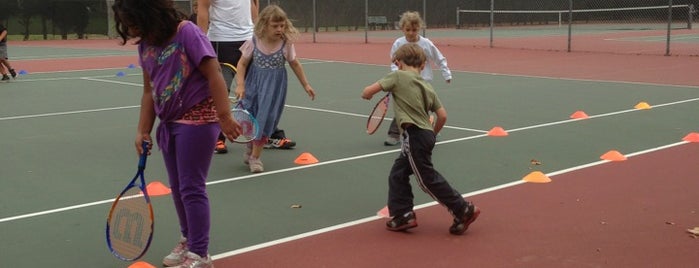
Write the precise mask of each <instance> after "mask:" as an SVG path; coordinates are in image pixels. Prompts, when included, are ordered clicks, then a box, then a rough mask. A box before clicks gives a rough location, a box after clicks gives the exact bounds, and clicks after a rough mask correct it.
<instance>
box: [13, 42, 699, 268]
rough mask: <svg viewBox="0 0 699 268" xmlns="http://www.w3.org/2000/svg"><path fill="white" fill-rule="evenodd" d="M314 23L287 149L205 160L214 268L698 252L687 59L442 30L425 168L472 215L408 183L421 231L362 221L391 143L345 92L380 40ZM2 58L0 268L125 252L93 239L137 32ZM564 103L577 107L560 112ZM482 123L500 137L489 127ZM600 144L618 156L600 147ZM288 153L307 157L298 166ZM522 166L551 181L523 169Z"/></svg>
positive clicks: (378, 67)
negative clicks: (550, 47) (122, 39)
mask: <svg viewBox="0 0 699 268" xmlns="http://www.w3.org/2000/svg"><path fill="white" fill-rule="evenodd" d="M309 38H310V37H309V36H308V35H306V36H304V39H303V40H305V41H304V42H302V43H300V44H298V47H297V50H298V53H299V56H300V57H302V58H303V61H302V63H303V66H304V69H305V71H306V74H307V76H308V78H309V80H310V82H311V85H312V86H313V87H314V89H315V90H316V92H317V98H316V100H315V101H310V100H308V98H307V96H306V95H305V94H304V93H303V91H302V90H301V88H300V86H299V85H298V83H297V81H295V80H293V79H292V80H290V82H289V85H290V87H289V95H288V99H287V107H286V110H285V113H284V118H283V120H282V123H281V125H280V127H281V128H283V129H284V130H285V131H286V133H287V135H288V136H289V137H291V138H292V139H294V140H295V141H297V143H298V145H297V146H296V148H295V149H293V150H266V151H265V152H264V154H263V160H264V163H265V169H266V171H265V172H264V173H260V174H250V173H249V171H248V169H247V166H245V165H244V164H243V163H242V150H241V148H242V147H241V146H239V145H232V148H231V149H232V150H231V152H229V153H228V154H225V155H216V156H215V157H214V161H213V164H212V167H211V172H210V177H209V186H208V189H209V196H210V199H211V206H212V232H211V244H210V253H211V255H212V256H213V257H214V258H215V264H216V267H372V266H374V267H375V266H387V267H396V266H400V265H403V266H407V267H448V266H449V267H453V266H465V265H472V266H474V267H638V266H642V265H650V266H658V265H661V264H664V265H668V266H672V267H692V266H693V265H694V264H696V263H698V262H699V253H698V252H699V244H698V243H697V242H698V241H699V240H697V239H696V236H693V235H691V234H689V233H688V232H687V229H690V228H694V227H697V226H699V215H698V214H697V211H698V210H699V208H698V207H697V204H699V199H698V198H697V195H696V193H695V191H696V189H697V186H699V185H697V180H696V178H695V177H694V176H693V174H696V159H697V157H699V151H698V149H699V148H698V147H697V146H698V145H697V143H695V142H692V141H684V140H683V138H684V137H686V136H688V135H689V134H691V133H694V132H696V131H697V123H698V122H697V117H696V111H697V110H698V109H699V79H697V78H696V75H695V70H696V69H697V68H698V67H699V63H698V62H697V61H696V59H694V58H692V57H663V56H654V55H618V54H595V53H562V52H552V51H530V50H516V49H505V48H492V49H490V48H480V47H471V46H469V45H459V44H451V43H447V44H444V45H441V44H440V43H437V45H438V46H440V49H441V50H442V52H443V53H444V54H445V55H446V56H447V57H448V59H449V65H450V67H451V69H452V71H453V74H454V81H453V82H452V83H451V84H446V83H444V81H440V80H436V81H435V82H434V86H435V88H436V89H437V92H438V93H439V95H440V98H441V100H442V101H443V102H444V104H445V106H446V108H447V111H448V113H449V118H448V121H447V127H446V128H445V129H444V131H443V132H442V134H441V135H440V137H439V139H438V145H437V147H436V148H435V151H434V158H433V159H434V163H435V166H436V168H437V169H438V170H439V171H440V172H441V173H442V174H443V175H445V177H446V178H447V179H448V180H449V181H450V183H451V184H452V185H453V186H454V187H455V188H456V189H458V190H459V191H460V192H461V193H462V194H465V195H466V196H468V199H469V200H473V201H474V202H476V204H477V205H478V206H479V207H481V209H482V210H483V212H482V214H481V217H480V218H479V220H478V221H477V222H476V223H474V224H473V225H472V227H471V228H470V229H469V231H468V232H467V233H466V234H465V235H463V236H458V237H457V236H451V235H449V234H448V232H447V228H448V226H449V225H450V223H451V219H450V218H449V216H448V214H447V213H446V212H445V211H444V209H443V208H441V207H440V206H436V205H435V204H434V203H432V200H431V199H429V197H428V196H427V195H425V194H422V193H420V192H419V189H418V188H417V187H414V191H415V197H416V200H415V202H416V204H419V206H418V208H419V209H418V210H417V214H418V217H419V223H420V226H419V227H418V228H416V229H413V230H411V231H410V232H409V233H393V232H388V231H386V230H385V229H384V227H383V222H384V220H385V219H383V218H381V217H379V216H377V211H379V210H380V209H382V208H383V207H384V206H385V203H386V192H387V183H386V177H387V175H388V171H389V169H390V165H391V164H392V161H393V159H394V158H395V157H396V154H397V153H398V148H397V147H386V146H383V144H382V142H383V139H384V138H385V137H384V134H383V133H385V131H386V130H387V124H386V125H384V126H383V127H382V129H380V130H379V131H378V132H377V134H374V135H373V136H368V135H366V133H365V129H364V126H365V122H366V115H367V114H368V112H369V111H370V109H371V108H372V107H373V105H374V102H375V101H376V100H378V97H375V98H374V100H372V101H365V100H362V99H361V98H360V97H359V95H360V92H361V89H362V88H363V87H364V86H365V85H368V84H369V83H372V82H374V81H375V80H377V79H378V78H380V77H381V76H382V75H384V74H385V73H386V72H388V70H389V69H388V66H387V58H388V56H387V54H388V50H389V47H388V46H387V45H386V44H385V43H381V42H377V43H365V44H362V43H349V44H338V43H323V42H320V43H311V42H308V41H307V40H309ZM437 40H439V39H438V38H437ZM445 42H446V41H445ZM694 46H696V45H694ZM695 49H696V48H695ZM49 53H50V54H49ZM10 55H12V56H13V57H14V56H16V57H17V60H15V61H13V64H14V65H15V66H16V68H17V69H18V70H24V71H25V73H26V74H24V75H22V76H20V77H19V78H18V79H16V80H12V81H10V82H8V83H0V96H1V97H0V129H2V132H1V136H0V137H2V141H0V144H1V148H2V152H1V154H2V159H3V161H2V164H0V165H1V166H0V178H1V180H0V208H1V209H0V237H2V239H3V241H4V243H2V245H1V246H0V261H2V262H3V267H4V266H7V267H42V266H51V267H76V266H77V267H129V266H130V265H132V263H127V262H121V261H119V260H117V259H116V258H114V257H113V256H112V255H111V253H109V251H108V250H107V247H106V245H105V239H104V225H105V219H106V214H107V212H108V210H109V205H110V202H111V199H112V198H114V196H115V195H116V194H117V191H119V190H121V189H122V188H123V187H124V185H125V184H126V183H127V182H128V180H129V179H130V178H131V177H132V176H133V173H134V172H135V168H136V164H137V160H138V159H137V155H136V154H135V152H134V148H133V139H134V134H135V129H136V122H137V119H138V104H139V98H140V93H141V83H142V78H141V75H140V69H139V68H138V66H137V65H138V64H137V57H136V53H135V47H133V46H126V47H120V46H118V45H116V42H115V41H114V40H77V41H76V40H73V41H63V42H61V41H50V42H48V41H47V42H40V41H39V42H13V43H12V44H11V45H10ZM573 63H574V64H573ZM641 103H645V104H648V106H647V107H646V108H643V107H642V106H638V105H639V104H641ZM636 106H638V107H641V108H636ZM647 108H650V109H647ZM576 111H584V112H585V113H586V114H587V115H588V118H586V119H572V118H571V115H572V114H573V113H575V112H576ZM494 127H502V128H503V129H504V130H506V131H507V133H508V135H507V136H503V137H495V136H491V135H488V132H489V131H490V130H491V129H493V128H494ZM229 146H230V144H229ZM612 150H615V151H618V152H621V153H622V154H623V155H625V156H626V157H627V158H628V159H627V160H626V161H606V160H601V159H600V156H602V155H603V154H605V153H607V152H609V151H612ZM302 153H311V154H312V155H313V156H315V157H316V158H317V159H318V160H319V163H317V164H313V165H298V164H295V163H294V160H295V159H296V158H297V157H298V156H299V155H301V154H302ZM533 160H536V161H533ZM535 171H540V172H542V173H543V174H545V175H546V176H547V177H549V178H550V179H552V182H550V183H543V184H541V183H525V182H524V181H523V180H522V179H523V178H524V177H526V176H527V175H529V174H532V172H535ZM146 179H147V180H148V181H160V182H163V183H166V181H167V179H166V177H165V169H164V167H163V164H162V159H161V156H160V154H158V153H154V154H153V155H152V156H151V157H150V159H149V160H148V167H147V168H146ZM153 202H154V204H153V206H154V210H155V236H154V240H153V244H152V245H151V248H150V250H149V251H148V253H147V254H146V256H145V257H144V258H143V259H142V261H145V262H147V263H150V264H152V265H154V266H156V267H157V266H160V261H161V259H162V257H163V256H164V255H166V253H167V252H169V250H170V249H171V247H172V245H174V243H175V242H176V240H177V238H178V227H177V226H178V225H177V222H176V221H177V220H176V216H175V215H174V209H173V207H172V204H171V202H172V201H171V199H170V196H159V197H154V198H153ZM428 249H431V250H432V251H431V252H429V254H430V255H426V254H425V251H426V250H428Z"/></svg>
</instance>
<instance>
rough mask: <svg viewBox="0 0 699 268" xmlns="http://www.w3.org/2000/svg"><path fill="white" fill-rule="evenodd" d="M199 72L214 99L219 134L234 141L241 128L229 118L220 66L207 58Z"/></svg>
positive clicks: (226, 95) (212, 59)
mask: <svg viewBox="0 0 699 268" xmlns="http://www.w3.org/2000/svg"><path fill="white" fill-rule="evenodd" d="M199 71H200V72H201V73H202V74H203V75H204V77H206V79H207V80H208V81H209V91H210V94H211V97H212V98H213V99H214V106H216V117H218V123H219V125H221V132H223V134H225V135H226V138H228V139H229V140H234V139H235V138H236V137H238V135H240V132H242V128H241V127H240V125H238V122H236V121H235V120H233V116H231V106H230V103H231V102H230V100H228V90H227V89H226V81H225V80H223V74H221V65H220V64H219V63H218V60H217V59H216V58H210V57H207V58H204V59H203V60H202V61H201V63H199Z"/></svg>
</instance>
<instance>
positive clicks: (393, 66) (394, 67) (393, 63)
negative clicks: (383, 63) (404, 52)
mask: <svg viewBox="0 0 699 268" xmlns="http://www.w3.org/2000/svg"><path fill="white" fill-rule="evenodd" d="M402 45H403V44H401V43H399V42H398V40H396V41H395V42H393V45H392V46H391V55H390V56H391V72H395V71H397V70H399V69H400V67H398V65H397V64H396V61H395V60H394V59H393V56H394V55H395V54H396V50H398V48H399V47H400V46H402Z"/></svg>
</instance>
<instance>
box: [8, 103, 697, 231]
mask: <svg viewBox="0 0 699 268" xmlns="http://www.w3.org/2000/svg"><path fill="white" fill-rule="evenodd" d="M697 100H699V98H694V99H688V100H683V101H676V102H671V103H664V104H657V105H655V106H654V107H663V106H669V105H675V104H681V103H685V102H692V101H697ZM134 107H138V106H128V107H116V108H107V109H95V110H85V111H75V112H66V113H55V114H59V115H62V114H72V113H85V112H90V111H103V110H109V109H113V110H116V109H127V108H134ZM308 109H310V110H314V109H313V108H308ZM315 110H318V109H315ZM321 111H322V110H321ZM634 111H640V110H636V109H633V110H623V111H618V112H611V113H606V114H599V115H593V116H590V118H600V117H607V116H612V115H617V114H622V113H629V112H634ZM336 113H342V112H336ZM55 114H43V115H31V116H19V117H18V116H15V117H4V118H0V121H3V120H11V119H18V118H32V117H43V116H52V115H55ZM578 120H589V119H568V120H562V121H556V122H549V123H544V124H538V125H533V126H528V127H522V128H517V129H511V130H508V131H509V132H516V131H523V130H528V129H534V128H542V127H548V126H553V125H559V124H566V123H571V122H575V121H578ZM487 136H488V135H487V134H480V135H475V136H469V137H464V138H457V139H451V140H446V141H440V142H437V144H446V143H452V142H458V141H464V140H471V139H476V138H482V137H487ZM679 144H683V143H676V144H674V145H679ZM674 145H670V146H674ZM659 148H663V147H659ZM399 150H400V149H394V150H386V151H381V152H377V153H371V154H364V155H359V156H353V157H346V158H340V159H335V160H329V161H323V162H320V163H317V164H312V165H305V166H297V167H292V168H286V169H279V170H272V171H267V172H264V173H256V174H250V175H246V176H240V177H233V178H228V179H222V180H217V181H211V182H207V183H206V184H207V185H214V184H220V183H227V182H233V181H239V180H245V179H250V178H255V177H260V176H265V175H271V174H277V173H285V172H290V171H294V170H299V169H305V168H312V167H316V166H322V165H330V164H335V163H340V162H346V161H352V160H357V159H362V158H369V157H374V156H378V155H384V154H389V153H395V152H398V151H399ZM650 150H655V149H650ZM110 200H113V199H110ZM110 200H102V201H96V202H91V203H87V204H85V205H76V206H70V207H67V208H59V209H52V210H46V211H43V212H36V213H30V214H25V215H19V216H14V217H8V218H0V223H2V222H6V221H12V220H18V219H24V218H30V217H35V216H40V215H46V214H52V213H57V212H62V211H66V210H72V209H78V208H83V207H89V206H94V205H99V204H103V203H108V202H110Z"/></svg>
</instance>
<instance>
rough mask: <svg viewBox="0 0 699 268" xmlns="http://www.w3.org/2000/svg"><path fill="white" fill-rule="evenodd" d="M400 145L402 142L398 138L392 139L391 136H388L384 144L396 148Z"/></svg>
mask: <svg viewBox="0 0 699 268" xmlns="http://www.w3.org/2000/svg"><path fill="white" fill-rule="evenodd" d="M398 144H400V140H399V139H398V138H396V137H391V136H388V137H387V138H386V140H385V141H384V142H383V145H386V146H396V145H398Z"/></svg>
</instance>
